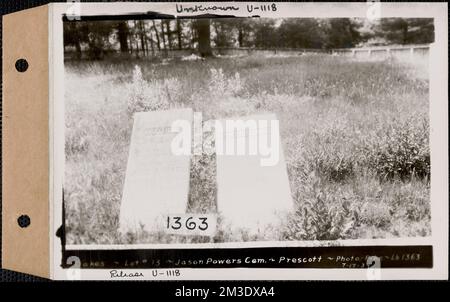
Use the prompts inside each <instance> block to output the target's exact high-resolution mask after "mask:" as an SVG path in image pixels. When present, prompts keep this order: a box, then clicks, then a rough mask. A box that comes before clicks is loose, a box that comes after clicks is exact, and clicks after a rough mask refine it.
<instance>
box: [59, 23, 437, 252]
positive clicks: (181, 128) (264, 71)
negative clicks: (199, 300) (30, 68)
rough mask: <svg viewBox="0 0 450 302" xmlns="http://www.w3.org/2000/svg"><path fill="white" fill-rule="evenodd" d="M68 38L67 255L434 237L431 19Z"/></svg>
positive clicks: (167, 27) (181, 28) (93, 26)
mask: <svg viewBox="0 0 450 302" xmlns="http://www.w3.org/2000/svg"><path fill="white" fill-rule="evenodd" d="M63 26H64V75H63V76H64V125H65V130H64V157H65V159H64V182H63V192H64V193H63V195H64V196H63V197H64V198H63V200H64V215H65V216H64V219H65V221H64V224H65V237H66V238H65V240H66V243H67V244H68V245H92V246H95V245H132V244H220V243H233V242H238V243H244V242H316V243H317V245H320V242H327V244H331V245H333V242H336V244H338V242H340V241H342V240H359V239H393V240H395V239H397V238H417V237H419V238H425V237H429V236H431V235H432V230H431V210H430V209H431V203H430V177H431V172H430V109H429V108H430V100H429V67H428V66H429V52H430V45H432V43H433V42H434V40H435V32H434V20H433V18H380V19H376V20H369V19H367V18H240V17H239V18H238V17H236V18H216V17H202V18H164V17H156V18H147V19H143V18H137V19H133V17H132V16H130V17H129V18H128V19H123V18H122V19H112V20H89V19H81V20H65V21H64V22H63Z"/></svg>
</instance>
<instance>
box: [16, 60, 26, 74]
mask: <svg viewBox="0 0 450 302" xmlns="http://www.w3.org/2000/svg"><path fill="white" fill-rule="evenodd" d="M16 69H17V71H18V72H25V71H27V69H28V62H27V60H25V59H18V60H17V61H16Z"/></svg>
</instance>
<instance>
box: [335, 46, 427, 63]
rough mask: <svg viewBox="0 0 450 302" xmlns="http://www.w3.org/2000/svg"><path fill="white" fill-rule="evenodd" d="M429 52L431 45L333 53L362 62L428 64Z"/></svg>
mask: <svg viewBox="0 0 450 302" xmlns="http://www.w3.org/2000/svg"><path fill="white" fill-rule="evenodd" d="M429 51H430V45H429V44H420V45H407V46H375V47H362V48H345V49H333V51H332V53H333V54H334V55H345V56H349V57H352V58H355V59H361V60H384V59H387V58H394V59H397V60H399V61H403V62H412V63H415V64H425V63H426V62H428V56H429Z"/></svg>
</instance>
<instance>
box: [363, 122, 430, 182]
mask: <svg viewBox="0 0 450 302" xmlns="http://www.w3.org/2000/svg"><path fill="white" fill-rule="evenodd" d="M380 126H381V127H380V128H379V129H377V131H376V132H374V133H373V135H369V136H366V139H365V141H364V142H363V150H362V155H363V157H364V158H363V160H364V161H366V163H367V166H368V167H370V168H371V169H372V170H374V171H376V173H377V174H378V175H379V176H380V177H381V178H382V179H394V178H396V177H398V178H400V179H406V178H411V177H419V178H428V177H429V175H430V149H429V121H428V118H426V117H425V116H422V115H416V116H410V117H409V118H407V119H404V120H398V119H396V120H394V121H393V122H390V123H389V124H388V125H380Z"/></svg>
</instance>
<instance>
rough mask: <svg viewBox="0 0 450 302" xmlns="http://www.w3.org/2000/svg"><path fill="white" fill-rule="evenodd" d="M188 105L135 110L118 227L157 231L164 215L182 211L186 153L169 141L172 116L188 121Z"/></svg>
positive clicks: (190, 114) (190, 115)
mask: <svg viewBox="0 0 450 302" xmlns="http://www.w3.org/2000/svg"><path fill="white" fill-rule="evenodd" d="M192 119H193V112H192V109H179V110H167V111H154V112H139V113H136V114H135V115H134V124H133V132H132V135H131V143H130V149H129V154H128V164H127V171H126V176H125V184H124V189H123V194H122V202H121V208H120V231H121V232H126V231H133V230H138V229H140V228H143V229H144V230H146V231H150V232H155V231H161V230H162V229H163V228H164V221H165V217H166V216H167V215H169V214H172V213H184V212H185V211H186V207H187V201H188V192H189V170H190V156H189V155H176V154H174V153H173V152H172V149H171V145H172V141H173V139H174V137H175V136H176V135H177V132H176V131H172V124H173V122H174V121H176V120H183V121H187V122H188V123H189V124H192Z"/></svg>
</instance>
